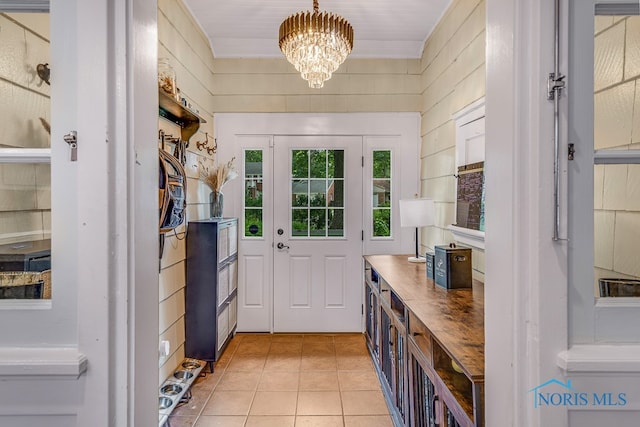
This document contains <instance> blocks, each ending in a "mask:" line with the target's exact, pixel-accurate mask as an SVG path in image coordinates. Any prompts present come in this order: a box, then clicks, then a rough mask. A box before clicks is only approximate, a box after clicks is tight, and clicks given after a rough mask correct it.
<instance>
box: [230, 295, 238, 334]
mask: <svg viewBox="0 0 640 427" xmlns="http://www.w3.org/2000/svg"><path fill="white" fill-rule="evenodd" d="M237 300H238V297H237V296H235V297H233V299H232V300H231V303H230V304H229V332H230V333H231V332H232V331H233V329H234V328H235V327H236V324H237V323H238V304H237V302H238V301H237Z"/></svg>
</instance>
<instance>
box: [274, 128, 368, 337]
mask: <svg viewBox="0 0 640 427" xmlns="http://www.w3.org/2000/svg"><path fill="white" fill-rule="evenodd" d="M273 170H274V186H273V188H274V191H273V196H274V199H273V200H274V203H273V206H274V209H273V218H274V220H273V229H274V231H273V237H274V255H273V268H274V270H273V277H274V283H273V298H274V311H273V316H274V319H273V322H274V331H275V332H356V331H360V330H361V329H362V325H361V323H362V314H361V304H362V283H361V282H362V281H361V280H360V273H361V268H360V264H361V262H362V261H361V259H362V211H363V210H362V137H359V136H350V137H344V136H276V137H274V168H273Z"/></svg>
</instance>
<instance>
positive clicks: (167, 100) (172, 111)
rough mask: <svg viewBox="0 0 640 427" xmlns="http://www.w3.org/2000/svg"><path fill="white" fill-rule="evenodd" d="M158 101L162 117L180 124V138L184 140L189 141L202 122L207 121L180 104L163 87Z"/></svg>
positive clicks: (159, 91)
mask: <svg viewBox="0 0 640 427" xmlns="http://www.w3.org/2000/svg"><path fill="white" fill-rule="evenodd" d="M158 103H159V114H160V117H164V118H165V119H167V120H169V121H172V122H174V123H175V124H177V125H178V126H180V128H181V132H180V139H182V140H183V141H189V138H191V136H193V134H194V133H196V131H197V130H198V129H199V128H200V124H201V123H207V121H206V120H205V119H203V118H202V117H200V116H199V115H198V114H197V113H196V112H195V111H193V110H190V109H189V108H187V107H185V106H184V105H182V104H180V103H179V102H178V101H177V100H176V99H174V98H173V97H172V96H170V95H169V94H167V93H166V92H165V91H163V90H162V89H158Z"/></svg>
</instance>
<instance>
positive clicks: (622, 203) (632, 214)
mask: <svg viewBox="0 0 640 427" xmlns="http://www.w3.org/2000/svg"><path fill="white" fill-rule="evenodd" d="M594 34H595V36H594V37H595V40H594V98H593V99H594V141H593V144H594V150H595V153H596V159H598V158H599V157H601V156H603V155H606V154H612V153H613V154H615V153H616V152H617V153H620V152H621V151H620V150H623V151H624V152H625V155H627V157H625V158H622V159H620V160H616V161H614V162H613V163H616V164H596V165H594V214H593V215H594V218H593V219H594V273H595V274H594V277H595V283H594V287H595V293H596V296H603V297H616V296H618V297H623V296H640V263H639V262H638V253H640V165H638V164H635V163H637V162H638V158H640V154H638V155H635V154H634V153H638V152H637V151H635V150H638V149H639V148H640V87H638V86H639V85H640V16H627V15H625V16H615V15H607V16H596V17H595V31H594ZM596 163H599V160H596Z"/></svg>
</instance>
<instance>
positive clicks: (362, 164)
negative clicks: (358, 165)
mask: <svg viewBox="0 0 640 427" xmlns="http://www.w3.org/2000/svg"><path fill="white" fill-rule="evenodd" d="M362 167H364V156H362Z"/></svg>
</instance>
